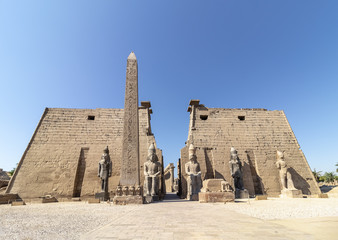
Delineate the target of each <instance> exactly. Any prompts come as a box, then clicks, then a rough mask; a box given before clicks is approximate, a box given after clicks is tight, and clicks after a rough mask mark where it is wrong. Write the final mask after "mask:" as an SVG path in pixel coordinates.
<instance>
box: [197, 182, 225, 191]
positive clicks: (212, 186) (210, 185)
mask: <svg viewBox="0 0 338 240" xmlns="http://www.w3.org/2000/svg"><path fill="white" fill-rule="evenodd" d="M222 181H224V180H223V179H207V180H204V181H203V189H208V191H209V192H220V191H221V189H222V185H221V182H222ZM203 189H202V190H201V191H203Z"/></svg>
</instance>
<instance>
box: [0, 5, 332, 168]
mask: <svg viewBox="0 0 338 240" xmlns="http://www.w3.org/2000/svg"><path fill="white" fill-rule="evenodd" d="M131 51H134V52H135V54H136V56H137V58H138V65H139V100H140V101H151V103H152V108H153V111H154V114H153V115H152V128H153V132H154V133H155V137H156V141H157V144H158V147H160V148H162V149H163V152H164V157H165V162H166V163H169V162H174V163H176V161H177V159H178V158H179V155H180V149H181V148H182V147H183V146H184V142H185V141H186V139H187V134H188V120H189V114H188V113H187V112H186V110H187V107H188V104H189V100H190V99H200V100H201V103H202V104H205V105H206V106H207V107H223V108H267V109H269V110H284V111H285V114H286V116H287V117H288V120H289V122H290V124H291V127H292V129H293V131H294V132H295V135H296V137H297V139H298V141H299V143H300V146H301V147H302V150H303V152H304V153H305V156H306V157H307V160H308V162H309V164H310V166H311V168H312V169H313V168H316V170H322V171H334V170H335V167H334V165H335V163H337V162H338V156H337V150H338V141H337V137H338V126H337V123H338V93H337V92H338V1H309V0H306V1H293V0H292V1H270V0H266V1H253V0H250V1H238V0H236V1H235V0H233V1H229V0H228V1H227V0H222V1H216V0H214V1H196V0H194V1H167V2H165V3H164V1H155V0H154V1H144V0H143V1H108V0H105V1H103V0H101V1H85V0H81V1H68V0H67V1H66V0H63V1H60V0H58V1H45V0H40V1H38V0H36V1H10V0H8V1H5V0H0V81H1V85H0V86H1V87H0V113H1V115H0V134H1V137H0V168H3V169H5V170H10V169H12V168H13V167H15V166H16V163H18V162H19V160H20V158H21V156H22V154H23V152H24V150H25V148H26V147H27V144H28V142H29V140H30V138H31V136H32V134H33V132H34V130H35V128H36V126H37V124H38V121H39V119H40V117H41V115H42V113H43V111H44V108H45V107H51V108H52V107H59V108H123V105H124V86H125V73H126V60H127V57H128V55H129V53H130V52H131Z"/></svg>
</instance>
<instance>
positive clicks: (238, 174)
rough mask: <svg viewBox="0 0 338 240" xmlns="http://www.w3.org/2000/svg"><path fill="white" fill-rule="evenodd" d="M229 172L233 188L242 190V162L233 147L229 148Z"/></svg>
mask: <svg viewBox="0 0 338 240" xmlns="http://www.w3.org/2000/svg"><path fill="white" fill-rule="evenodd" d="M229 165H230V173H231V176H232V177H233V178H234V185H235V189H239V190H243V189H244V188H243V178H242V164H241V162H240V160H239V158H238V155H237V150H236V149H235V148H233V147H232V148H231V149H230V161H229Z"/></svg>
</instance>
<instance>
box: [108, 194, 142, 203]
mask: <svg viewBox="0 0 338 240" xmlns="http://www.w3.org/2000/svg"><path fill="white" fill-rule="evenodd" d="M113 203H114V204H115V205H128V204H143V197H142V196H141V195H133V196H132V195H131V196H115V197H114V198H113Z"/></svg>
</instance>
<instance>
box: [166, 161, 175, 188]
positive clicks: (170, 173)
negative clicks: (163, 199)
mask: <svg viewBox="0 0 338 240" xmlns="http://www.w3.org/2000/svg"><path fill="white" fill-rule="evenodd" d="M174 168H175V166H174V164H173V163H169V164H168V166H166V168H165V169H164V184H165V191H166V192H175V191H176V190H175V188H174V179H175V176H174Z"/></svg>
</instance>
